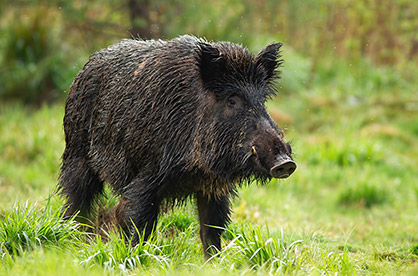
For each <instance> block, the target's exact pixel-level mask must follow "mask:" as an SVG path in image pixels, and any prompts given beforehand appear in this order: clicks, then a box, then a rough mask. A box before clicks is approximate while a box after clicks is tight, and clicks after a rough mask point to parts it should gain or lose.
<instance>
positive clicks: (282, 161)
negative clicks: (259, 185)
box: [270, 157, 296, 178]
mask: <svg viewBox="0 0 418 276" xmlns="http://www.w3.org/2000/svg"><path fill="white" fill-rule="evenodd" d="M295 170H296V163H295V162H294V161H293V160H291V159H290V158H288V157H285V158H282V157H281V158H278V160H277V161H276V163H275V164H274V165H273V167H271V169H270V175H271V176H272V177H274V178H287V177H289V176H290V175H291V174H292V173H293V172H294V171H295Z"/></svg>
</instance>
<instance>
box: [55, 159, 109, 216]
mask: <svg viewBox="0 0 418 276" xmlns="http://www.w3.org/2000/svg"><path fill="white" fill-rule="evenodd" d="M59 188H60V190H61V191H60V192H61V194H62V195H63V196H65V197H66V198H67V203H66V204H65V205H64V210H66V211H65V214H64V218H68V217H70V216H72V215H73V214H74V213H75V212H76V211H78V210H79V211H80V214H79V215H80V216H81V217H86V216H87V215H88V213H89V211H90V208H91V204H92V203H93V201H94V199H95V198H96V197H97V196H98V195H99V194H100V193H101V192H102V190H103V181H101V180H100V179H99V177H98V176H97V174H96V173H94V172H93V171H92V170H91V168H90V166H89V164H88V163H87V161H86V160H85V159H84V158H80V157H76V158H74V157H73V158H70V157H67V158H64V159H63V162H62V168H61V175H60V181H59Z"/></svg>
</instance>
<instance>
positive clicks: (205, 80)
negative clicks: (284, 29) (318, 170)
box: [59, 36, 291, 257]
mask: <svg viewBox="0 0 418 276" xmlns="http://www.w3.org/2000/svg"><path fill="white" fill-rule="evenodd" d="M280 46H281V44H280V43H276V44H271V45H269V46H267V47H266V48H265V49H263V50H262V51H261V52H260V53H259V54H258V55H257V56H253V55H252V54H250V53H249V52H248V50H247V49H245V48H243V47H241V46H239V45H236V44H232V43H229V42H216V43H215V42H207V41H205V40H203V39H199V38H196V37H192V36H182V37H179V38H176V39H173V40H171V41H161V40H150V41H138V40H122V41H121V42H120V43H118V44H115V45H112V46H110V47H108V48H106V49H103V50H101V51H98V52H96V53H95V54H93V55H92V56H91V57H90V59H89V61H88V62H87V64H86V65H85V66H84V68H83V69H82V70H81V71H80V72H79V74H78V75H77V77H76V78H75V80H74V82H73V84H72V86H71V89H70V93H69V95H68V99H67V102H66V107H65V116H64V131H65V142H66V147H65V151H64V154H63V160H62V168H61V174H60V181H59V189H60V192H61V194H62V195H64V196H65V197H66V198H67V203H66V206H65V208H66V214H65V216H66V217H69V216H71V215H72V214H73V213H74V212H76V211H78V210H80V211H81V215H84V216H87V215H88V213H89V211H90V210H91V207H92V203H93V202H94V199H96V198H97V197H98V196H100V195H101V192H102V190H103V183H104V182H106V183H108V184H109V185H110V186H111V187H112V188H113V190H114V192H115V193H117V194H119V195H121V199H120V202H119V204H118V205H117V206H116V207H115V208H114V209H113V210H112V211H111V214H110V215H109V217H110V218H111V220H112V223H113V224H116V225H119V226H120V227H121V228H122V229H123V230H124V231H125V232H126V233H131V234H134V235H135V236H134V241H136V242H137V241H138V236H137V235H136V233H135V231H133V229H134V228H133V227H132V224H131V221H132V222H133V223H135V225H136V227H137V228H138V230H139V231H145V236H148V235H149V234H150V232H151V230H152V227H153V226H154V225H155V222H156V220H157V217H158V214H159V212H160V208H161V204H162V202H165V201H172V202H174V201H176V200H181V199H183V198H187V197H189V196H192V197H195V198H196V199H197V205H198V213H199V220H200V227H201V230H200V235H201V239H202V242H203V247H204V252H205V256H206V257H208V256H209V255H208V254H209V253H210V252H212V251H211V250H215V249H220V235H221V233H222V231H221V230H220V229H219V227H225V226H226V224H227V223H228V222H229V220H230V218H229V216H230V212H231V210H230V207H229V203H230V200H231V196H233V195H234V194H235V191H236V188H237V187H239V186H240V185H242V184H243V183H248V182H251V181H253V180H256V181H260V182H266V181H267V180H268V179H270V177H271V176H270V173H269V172H270V168H272V166H273V165H274V162H275V160H276V159H277V156H279V155H283V156H287V157H288V158H290V160H291V152H290V146H289V145H288V144H287V143H285V142H284V141H283V139H282V136H283V135H282V133H281V131H280V130H279V129H278V127H277V126H276V125H275V124H274V122H273V121H272V119H271V118H270V116H269V114H268V113H267V111H266V108H265V105H264V103H265V101H266V100H267V99H268V98H269V97H270V96H272V95H274V94H275V90H274V88H273V87H272V81H273V80H274V79H275V78H277V77H278V76H277V70H276V69H277V68H278V67H279V66H280V64H281V60H280V59H278V58H279V56H278V51H279V48H280ZM210 226H218V228H213V227H210ZM210 248H213V249H210Z"/></svg>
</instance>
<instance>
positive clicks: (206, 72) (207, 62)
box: [199, 42, 225, 83]
mask: <svg viewBox="0 0 418 276" xmlns="http://www.w3.org/2000/svg"><path fill="white" fill-rule="evenodd" d="M199 47H200V60H199V67H200V74H201V76H202V80H203V82H205V83H208V82H210V81H212V80H215V79H217V78H218V77H219V76H220V75H221V74H222V72H223V70H224V68H225V59H224V57H223V56H222V53H221V52H220V51H219V49H217V48H215V47H213V46H212V45H210V44H209V43H204V42H202V43H199Z"/></svg>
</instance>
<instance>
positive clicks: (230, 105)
mask: <svg viewBox="0 0 418 276" xmlns="http://www.w3.org/2000/svg"><path fill="white" fill-rule="evenodd" d="M236 104H237V101H236V100H235V98H234V97H231V98H229V99H228V106H229V107H234V106H235V105H236Z"/></svg>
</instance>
